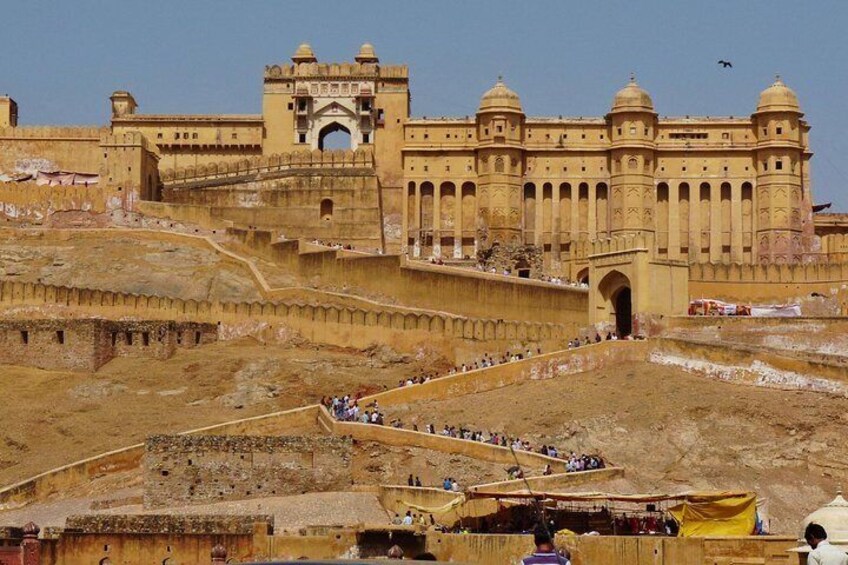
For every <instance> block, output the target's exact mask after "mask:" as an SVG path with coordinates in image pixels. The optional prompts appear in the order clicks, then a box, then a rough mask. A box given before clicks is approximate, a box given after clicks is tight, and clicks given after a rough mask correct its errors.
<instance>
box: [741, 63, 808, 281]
mask: <svg viewBox="0 0 848 565" xmlns="http://www.w3.org/2000/svg"><path fill="white" fill-rule="evenodd" d="M803 115H804V114H802V113H801V107H800V105H799V104H798V97H797V96H796V95H795V93H794V92H793V91H792V90H791V89H790V88H789V87H787V86H786V85H785V84H783V81H781V80H780V77H779V76H778V77H777V78H776V79H775V82H774V84H772V85H771V86H769V87H768V88H766V89H765V90H764V91H763V92H762V93H761V94H760V99H759V102H758V104H757V110H756V112H754V114H753V116H752V120H751V121H752V123H753V126H754V128H755V131H756V139H757V146H756V160H757V162H756V170H757V193H756V256H757V257H758V260H759V262H760V263H764V264H767V263H796V262H800V261H801V260H802V258H803V257H802V254H803V252H804V243H803V238H802V231H803V225H804V219H805V218H807V216H810V217H811V214H812V209H811V204H810V202H809V194H808V192H809V191H808V190H806V191H805V185H804V183H803V178H804V173H803V172H802V168H806V167H804V165H805V161H806V159H807V158H808V157H809V154H808V153H807V152H805V147H804V146H805V142H804V139H805V134H806V129H807V126H806V124H805V123H804V122H803V121H802V120H801V117H802V116H803ZM805 192H806V194H805ZM807 220H808V221H809V218H807Z"/></svg>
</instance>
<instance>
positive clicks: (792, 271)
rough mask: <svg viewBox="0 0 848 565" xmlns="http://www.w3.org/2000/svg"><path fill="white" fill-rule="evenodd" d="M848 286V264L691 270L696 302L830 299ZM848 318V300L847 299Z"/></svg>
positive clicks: (697, 267)
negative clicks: (716, 300)
mask: <svg viewBox="0 0 848 565" xmlns="http://www.w3.org/2000/svg"><path fill="white" fill-rule="evenodd" d="M846 284H848V263H811V264H806V265H786V264H784V265H773V264H772V265H720V264H712V263H702V264H697V263H696V264H693V265H690V267H689V294H690V296H691V297H692V298H702V297H703V298H716V299H720V300H730V301H740V302H748V303H750V302H754V303H757V302H760V303H775V302H780V301H786V300H792V299H797V298H798V297H803V296H809V295H810V294H812V293H814V292H816V293H819V294H823V295H825V296H829V295H830V294H831V291H834V290H838V289H840V288H841V287H844V286H845V285H846ZM842 308H843V311H844V312H845V313H846V314H848V297H846V298H844V299H843V305H842Z"/></svg>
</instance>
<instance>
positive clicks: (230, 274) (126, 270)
mask: <svg viewBox="0 0 848 565" xmlns="http://www.w3.org/2000/svg"><path fill="white" fill-rule="evenodd" d="M0 278H3V279H8V280H16V281H22V282H41V283H44V284H54V285H65V286H78V287H82V288H98V289H103V290H113V291H118V292H132V293H138V294H151V295H159V296H177V297H180V298H183V299H185V300H188V299H194V300H214V299H219V300H224V301H252V300H258V299H260V298H261V296H260V294H259V291H258V290H257V288H256V284H255V281H254V280H253V279H252V278H251V277H250V275H249V273H248V272H247V271H245V270H244V269H242V268H240V267H237V266H235V265H231V264H228V263H225V262H223V261H222V260H221V258H220V256H218V255H217V254H216V253H215V251H214V250H212V249H203V248H199V247H191V246H186V245H177V244H172V243H167V242H158V241H153V240H145V239H143V238H133V237H131V236H129V235H119V234H116V235H115V237H114V238H112V239H97V240H86V239H80V240H71V241H66V242H55V241H53V242H50V241H40V240H38V239H37V238H32V237H31V238H27V239H26V240H17V239H3V240H0Z"/></svg>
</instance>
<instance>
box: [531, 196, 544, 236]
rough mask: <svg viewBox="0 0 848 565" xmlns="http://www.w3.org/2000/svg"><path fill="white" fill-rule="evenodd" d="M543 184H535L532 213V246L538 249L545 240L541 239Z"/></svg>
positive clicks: (542, 226) (542, 227)
mask: <svg viewBox="0 0 848 565" xmlns="http://www.w3.org/2000/svg"><path fill="white" fill-rule="evenodd" d="M544 186H545V185H544V183H541V182H537V183H536V184H535V187H536V195H535V198H536V206H535V209H534V213H535V215H536V219H535V221H536V228H535V229H534V230H533V245H535V246H536V247H539V246H541V245H543V244H544V242H545V240H544V237H543V235H542V234H543V233H544V228H545V216H544V210H543V209H542V205H543V203H544V201H545V199H544V188H543V187H544Z"/></svg>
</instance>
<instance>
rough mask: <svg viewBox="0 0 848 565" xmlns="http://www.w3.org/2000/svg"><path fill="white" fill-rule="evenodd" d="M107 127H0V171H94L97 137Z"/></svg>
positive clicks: (97, 158) (98, 154)
mask: <svg viewBox="0 0 848 565" xmlns="http://www.w3.org/2000/svg"><path fill="white" fill-rule="evenodd" d="M108 131H109V129H108V128H101V127H91V126H81V127H73V126H58V127H56V126H26V127H7V128H0V172H3V173H12V172H16V171H32V170H37V169H48V170H49V169H61V170H66V171H76V172H81V173H97V172H98V171H99V170H100V165H101V161H102V159H103V154H102V153H101V152H100V150H99V146H100V138H101V136H102V135H104V134H106V133H107V132H108Z"/></svg>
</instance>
